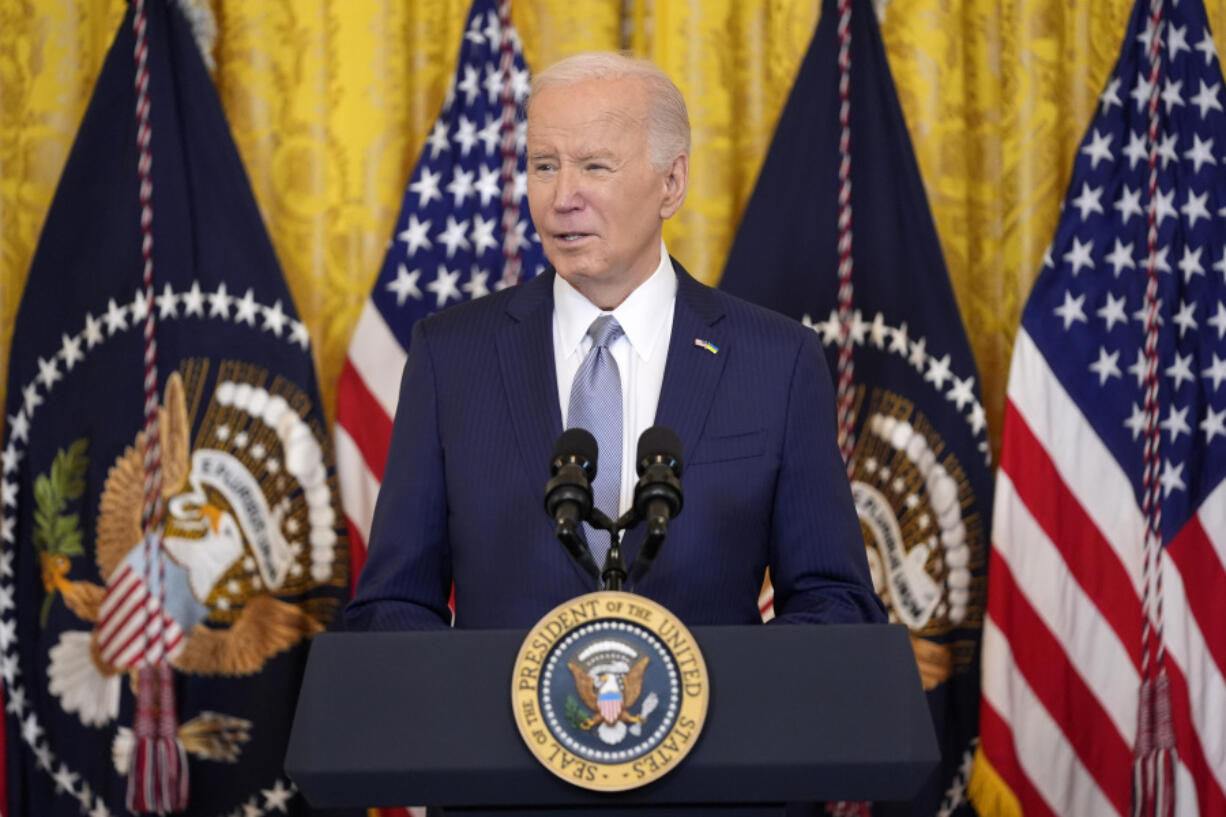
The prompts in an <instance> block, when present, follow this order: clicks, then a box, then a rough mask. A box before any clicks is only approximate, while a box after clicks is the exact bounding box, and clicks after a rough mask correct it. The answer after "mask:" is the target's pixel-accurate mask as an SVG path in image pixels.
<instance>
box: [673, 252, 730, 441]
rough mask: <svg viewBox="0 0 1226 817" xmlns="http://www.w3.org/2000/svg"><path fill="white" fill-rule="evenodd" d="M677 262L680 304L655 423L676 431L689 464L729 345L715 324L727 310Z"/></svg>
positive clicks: (713, 293)
mask: <svg viewBox="0 0 1226 817" xmlns="http://www.w3.org/2000/svg"><path fill="white" fill-rule="evenodd" d="M673 266H674V267H676V269H677V305H676V307H675V308H674V310H673V332H672V335H671V337H670V338H669V341H668V360H667V362H666V363H665V364H664V384H663V387H662V388H661V389H660V402H659V405H658V406H657V408H656V423H657V424H658V425H665V426H668V427H669V428H671V429H672V430H673V431H676V432H677V436H678V437H680V438H681V445H682V457H683V461H684V462H689V460H690V458H691V456H692V455H693V454H694V446H695V445H696V444H697V443H698V436H699V434H700V433H701V432H702V427H703V425H704V424H705V423H706V421H707V412H708V410H709V409H710V406H711V401H712V399H713V398H714V396H715V387H716V386H717V385H718V384H719V378H720V375H721V374H723V371H724V361H726V360H727V359H728V349H727V348H726V344H725V343H723V342H722V338H721V337H720V332H719V328H718V326H717V324H718V323H719V321H720V319H722V318H723V316H724V310H723V307H722V305H721V304H720V303H719V299H718V298H717V297H716V295H715V292H714V291H713V290H711V289H708V288H707V287H705V286H703V285H702V284H700V283H698V282H697V281H695V280H694V279H693V278H691V277H690V275H689V273H687V272H686V271H685V270H684V269H682V267H681V265H680V264H678V263H677V262H676V261H673ZM695 340H703V341H707V342H710V343H712V344H713V345H714V346H715V347H717V348H718V349H719V352H718V353H715V354H712V353H711V351H710V350H708V349H705V348H702V347H699V346H697V345H695V343H694V342H695Z"/></svg>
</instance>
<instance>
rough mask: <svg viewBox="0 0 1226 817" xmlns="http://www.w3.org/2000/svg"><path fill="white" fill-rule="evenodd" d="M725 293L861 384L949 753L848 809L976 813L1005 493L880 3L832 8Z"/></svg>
mask: <svg viewBox="0 0 1226 817" xmlns="http://www.w3.org/2000/svg"><path fill="white" fill-rule="evenodd" d="M839 6H845V8H839ZM846 15H849V18H848V17H847V16H846ZM840 19H843V20H845V21H846V20H848V19H849V23H848V24H847V25H845V26H840V24H839V23H840ZM842 89H846V93H843V92H842ZM840 273H844V274H843V275H842V276H841V275H840ZM841 278H842V279H843V280H841ZM722 287H723V288H724V289H726V290H728V291H729V292H732V293H734V294H737V295H740V296H742V297H744V298H747V299H749V300H751V301H755V302H757V303H760V304H763V305H765V306H768V307H772V308H774V309H776V310H778V311H780V312H783V313H785V314H788V315H791V316H793V317H795V318H796V319H797V320H801V321H803V322H804V323H805V325H806V326H810V327H811V328H812V329H813V331H814V332H817V333H818V334H819V336H820V337H821V339H822V342H823V344H824V346H825V348H826V351H827V360H828V362H829V364H830V369H831V374H832V376H833V378H834V379H835V381H836V382H838V381H839V380H840V379H842V380H843V382H844V384H845V388H844V389H843V391H844V393H845V394H846V404H845V405H846V411H845V413H844V414H845V417H846V428H845V429H844V430H845V431H846V435H845V436H846V445H845V447H844V451H845V452H846V454H845V456H847V458H848V462H849V473H850V476H851V480H852V493H853V496H854V498H855V501H856V507H857V510H858V511H859V514H860V521H861V529H862V531H863V533H864V537H865V545H866V547H867V553H868V559H869V565H870V567H871V569H872V575H873V581H874V585H875V587H876V590H877V592H878V593H879V594H880V595H881V597H882V599H883V600H884V601H885V603H886V606H887V607H888V609H889V615H890V620H891V621H895V622H901V623H903V624H905V625H907V627H908V628H909V629H910V631H911V640H912V644H913V646H914V648H915V656H916V660H917V662H918V665H919V671H920V677H921V679H922V681H923V684H924V688H925V689H926V690H927V694H928V701H929V705H930V707H931V711H932V717H933V721H934V722H935V724H936V726H937V731H938V739H939V741H940V744H941V747H942V763H941V765H940V767H939V768H938V770H937V771H936V772H934V774H933V775H932V777H931V778H930V779H929V780H928V782H927V784H926V785H925V786H924V788H923V790H922V791H921V793H920V794H919V795H918V796H917V797H916V798H915V799H914V800H913V801H912V802H911V803H907V804H885V803H878V804H872V805H871V806H864V805H863V804H859V805H857V806H856V807H855V808H854V809H853V808H851V807H849V806H847V804H841V805H840V806H832V808H833V809H834V810H835V811H839V810H843V811H845V812H848V813H850V812H852V811H860V812H863V811H864V810H865V809H869V810H871V812H872V813H873V814H875V815H885V814H895V813H902V814H912V815H925V817H926V816H927V815H937V814H941V815H947V814H951V813H956V812H958V811H960V810H966V809H969V807H968V806H966V804H965V786H966V781H967V777H968V774H969V770H970V766H971V760H972V758H973V756H974V749H975V741H976V735H977V710H978V700H979V698H978V696H979V661H978V647H979V637H980V629H981V626H982V622H983V611H984V568H985V564H986V556H987V532H988V529H989V525H988V517H989V515H990V512H991V497H992V482H991V465H990V461H989V457H990V454H989V446H988V437H987V427H986V423H985V417H984V407H983V402H982V399H981V397H980V389H979V383H978V373H977V370H976V368H975V361H974V358H973V357H972V355H971V350H970V346H969V344H968V343H967V338H966V333H965V330H964V329H963V327H962V321H961V318H960V317H959V313H958V306H957V304H956V303H955V301H954V296H953V291H952V289H951V287H950V283H949V278H948V275H947V273H946V270H945V264H944V260H943V259H942V256H941V249H940V245H939V243H938V241H937V235H936V229H935V227H934V226H933V222H932V217H931V215H930V213H929V210H928V202H927V199H926V197H925V194H924V188H923V184H922V182H921V180H920V175H919V170H918V167H917V165H916V162H915V157H914V154H913V153H912V149H911V144H910V140H909V137H908V135H907V129H906V125H905V123H904V121H903V116H902V110H901V108H900V107H899V104H898V98H897V94H896V92H895V90H894V83H893V80H892V78H891V76H890V71H889V66H888V64H887V62H886V56H885V51H884V48H883V46H882V43H881V36H880V32H879V31H878V28H877V20H876V18H875V16H874V13H873V7H872V4H871V3H870V2H868V0H854V1H853V2H850V3H839V4H836V2H835V0H827V2H826V3H825V4H824V6H823V9H822V15H821V21H820V24H819V25H818V28H817V32H816V34H815V35H814V38H813V41H812V43H811V44H810V46H809V51H808V54H807V55H806V56H805V59H804V62H803V64H802V65H801V68H800V71H799V74H798V76H797V79H796V84H795V86H794V87H793V89H792V92H791V96H790V98H789V100H788V103H787V105H786V107H785V109H784V111H783V114H782V116H781V118H780V120H779V124H778V126H777V128H776V131H775V135H774V140H773V142H772V144H771V147H770V151H769V153H768V155H767V157H766V160H765V162H764V164H763V167H762V171H761V175H760V177H759V179H758V184H757V188H756V189H755V191H754V194H753V197H752V198H751V200H750V202H749V205H748V207H747V209H746V211H745V215H744V218H743V220H742V222H741V226H740V230H739V232H738V234H737V237H736V241H735V244H734V246H733V248H732V252H731V254H730V257H729V260H728V265H727V268H726V270H725V272H724V276H723V283H722ZM831 671H835V672H837V668H832V670H831ZM848 738H849V740H850V739H853V736H850V735H849V736H848Z"/></svg>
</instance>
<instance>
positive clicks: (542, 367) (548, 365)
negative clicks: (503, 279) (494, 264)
mask: <svg viewBox="0 0 1226 817" xmlns="http://www.w3.org/2000/svg"><path fill="white" fill-rule="evenodd" d="M507 314H508V315H509V316H510V318H511V320H510V321H508V322H507V323H506V325H505V326H503V327H502V329H500V330H499V332H498V359H499V363H500V365H501V368H502V382H503V386H504V388H505V389H506V392H507V405H508V407H509V410H510V414H511V423H512V425H513V426H514V428H515V437H516V440H517V442H518V443H519V451H520V455H521V457H522V459H523V462H524V467H525V469H526V471H527V474H528V477H529V478H531V479H539V480H540V482H541V485H542V486H543V485H544V484H545V480H546V479H548V477H549V471H548V463H549V454H550V452H551V451H553V444H554V441H555V440H557V438H558V435H559V434H561V433H562V410H561V408H559V406H558V376H557V373H556V371H555V367H554V355H553V273H552V272H547V273H543V274H541V275H538V276H537V277H536V278H534V279H532V280H531V281H528V282H525V283H523V284H520V285H519V286H517V287H516V288H515V294H514V295H513V296H512V298H511V300H510V301H509V302H508V304H507Z"/></svg>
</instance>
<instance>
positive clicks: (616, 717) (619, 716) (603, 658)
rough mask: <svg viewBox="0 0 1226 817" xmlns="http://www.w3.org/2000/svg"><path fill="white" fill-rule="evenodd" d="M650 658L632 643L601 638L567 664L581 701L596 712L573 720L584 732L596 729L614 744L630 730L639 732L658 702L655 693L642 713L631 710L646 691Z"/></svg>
mask: <svg viewBox="0 0 1226 817" xmlns="http://www.w3.org/2000/svg"><path fill="white" fill-rule="evenodd" d="M648 661H649V658H648V656H646V655H639V653H638V652H637V651H636V650H635V649H634V648H633V647H631V646H630V645H629V644H626V643H625V642H622V641H618V640H613V639H605V640H601V641H597V642H596V643H594V644H591V645H589V646H588V647H586V648H585V649H584V650H582V651H581V652H580V653H579V655H578V657H577V661H571V662H569V663H568V664H567V665H566V666H567V669H569V670H570V673H571V676H572V677H573V678H574V681H575V690H576V692H578V694H579V700H580V701H582V703H583V705H584V706H585V707H587V710H589V711H591V712H592V714H590V715H587V716H586V717H582V713H580V716H579V717H576V718H574V719H573V720H572V722H573V723H574V724H575V726H577V727H578V728H580V729H582V730H584V731H589V730H591V729H593V728H596V732H597V734H598V735H599V736H600V739H601V740H603V741H604V742H605V743H610V744H612V743H620V742H621V741H622V739H623V738H625V736H626V733H627V731H629V733H630V734H633V735H638V734H639V733H640V731H641V730H642V724H643V722H644V721H645V720H646V719H647V716H648V715H650V714H651V713H652V712H653V711H654V710H655V708H656V705H657V696H656V695H655V694H654V693H652V694H651V695H648V696H647V699H646V700H645V701H644V702H643V706H642V708H641V709H640V710H639V714H637V715H633V714H631V712H630V708H631V707H633V706H634V705H635V704H636V703H638V700H639V696H640V695H641V694H642V692H643V673H644V672H645V671H646V669H647V664H648ZM627 725H629V730H627Z"/></svg>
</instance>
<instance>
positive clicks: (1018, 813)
mask: <svg viewBox="0 0 1226 817" xmlns="http://www.w3.org/2000/svg"><path fill="white" fill-rule="evenodd" d="M966 794H967V797H969V798H970V801H971V804H972V805H973V806H974V807H975V810H976V811H978V812H979V814H980V815H981V817H1022V804H1021V803H1020V802H1018V799H1017V795H1015V794H1014V793H1013V789H1011V788H1009V785H1008V784H1007V783H1005V781H1004V778H1002V777H1001V776H1000V775H999V774H998V773H997V772H996V769H995V768H993V766H992V764H991V763H989V762H988V758H987V756H986V755H984V753H983V747H982V746H980V747H979V748H977V749H976V750H975V765H974V769H973V771H972V772H971V779H970V782H968V783H967V784H966Z"/></svg>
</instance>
